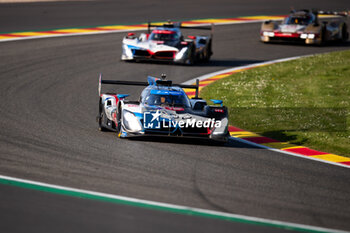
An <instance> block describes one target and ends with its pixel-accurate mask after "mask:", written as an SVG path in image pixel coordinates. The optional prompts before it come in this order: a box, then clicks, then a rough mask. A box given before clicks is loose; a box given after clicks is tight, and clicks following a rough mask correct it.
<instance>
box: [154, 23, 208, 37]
mask: <svg viewBox="0 0 350 233" xmlns="http://www.w3.org/2000/svg"><path fill="white" fill-rule="evenodd" d="M154 27H166V28H183V29H198V30H210V31H211V34H213V31H214V24H211V25H210V26H200V25H199V26H182V25H181V22H176V23H173V22H170V21H169V22H167V23H164V24H163V25H156V24H152V23H151V22H148V34H150V33H151V28H154Z"/></svg>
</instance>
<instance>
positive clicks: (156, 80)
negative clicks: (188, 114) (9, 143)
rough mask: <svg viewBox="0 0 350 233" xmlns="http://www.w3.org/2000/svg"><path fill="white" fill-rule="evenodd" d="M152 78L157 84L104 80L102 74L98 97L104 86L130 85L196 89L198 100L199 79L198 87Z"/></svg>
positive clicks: (197, 81)
mask: <svg viewBox="0 0 350 233" xmlns="http://www.w3.org/2000/svg"><path fill="white" fill-rule="evenodd" d="M150 78H153V80H154V81H155V82H154V83H150V82H140V81H125V80H103V79H102V74H100V75H99V81H98V95H99V96H101V89H102V84H112V85H130V86H144V87H147V86H149V85H159V86H176V87H181V88H188V89H195V90H196V94H195V98H198V95H199V80H198V79H197V80H196V85H186V84H173V83H172V82H171V81H170V80H164V79H163V78H162V79H157V78H154V77H150Z"/></svg>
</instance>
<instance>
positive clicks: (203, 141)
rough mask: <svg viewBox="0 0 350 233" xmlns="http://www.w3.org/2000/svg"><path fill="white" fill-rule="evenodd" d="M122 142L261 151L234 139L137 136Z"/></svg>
mask: <svg viewBox="0 0 350 233" xmlns="http://www.w3.org/2000/svg"><path fill="white" fill-rule="evenodd" d="M122 140H130V141H144V142H157V143H171V144H178V145H200V146H208V147H234V148H254V149H257V148H258V149H261V148H259V147H254V146H251V145H249V144H245V143H242V142H239V141H237V140H235V139H234V138H229V140H228V141H227V142H218V141H214V140H210V139H207V138H188V137H176V136H170V137H164V136H138V137H131V138H127V139H122Z"/></svg>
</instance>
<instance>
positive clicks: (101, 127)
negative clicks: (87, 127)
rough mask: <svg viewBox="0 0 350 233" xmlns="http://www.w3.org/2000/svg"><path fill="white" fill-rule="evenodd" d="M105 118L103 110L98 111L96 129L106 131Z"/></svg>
mask: <svg viewBox="0 0 350 233" xmlns="http://www.w3.org/2000/svg"><path fill="white" fill-rule="evenodd" d="M106 119H107V118H106V114H105V112H104V110H102V111H100V115H99V116H98V130H99V131H101V132H105V131H108V130H107V128H106V127H105V126H104V125H106V123H107V120H106Z"/></svg>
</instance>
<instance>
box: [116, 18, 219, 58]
mask: <svg viewBox="0 0 350 233" xmlns="http://www.w3.org/2000/svg"><path fill="white" fill-rule="evenodd" d="M182 28H183V29H202V30H212V26H211V27H189V26H181V23H170V22H169V23H166V24H163V25H162V26H155V25H152V24H150V23H149V24H148V33H141V34H140V36H138V37H137V36H135V34H134V33H128V34H127V36H125V37H124V39H123V42H122V55H121V60H124V61H145V60H150V61H165V62H174V63H180V64H189V65H192V64H194V63H196V62H199V61H209V59H210V57H211V55H212V54H213V52H212V40H213V39H212V33H211V35H206V36H205V35H202V36H188V37H187V38H185V37H184V35H183V34H182V32H181V30H180V29H182ZM151 29H153V30H152V32H151Z"/></svg>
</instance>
